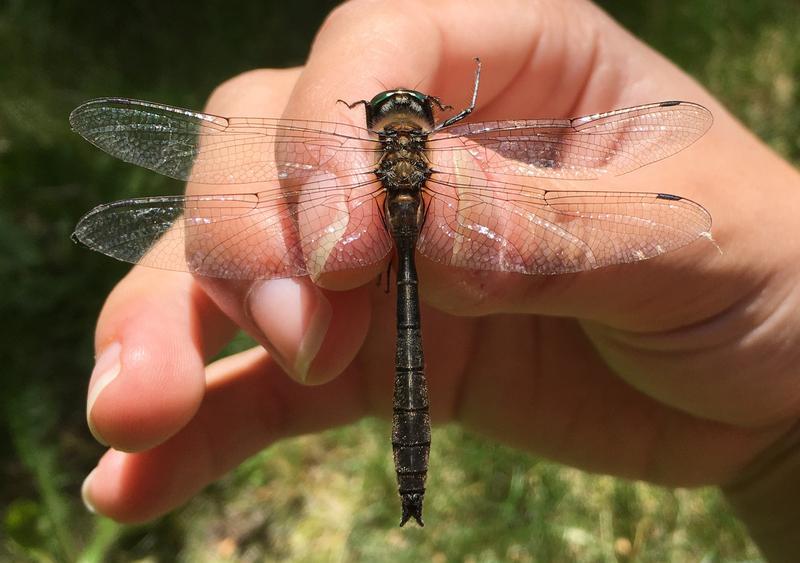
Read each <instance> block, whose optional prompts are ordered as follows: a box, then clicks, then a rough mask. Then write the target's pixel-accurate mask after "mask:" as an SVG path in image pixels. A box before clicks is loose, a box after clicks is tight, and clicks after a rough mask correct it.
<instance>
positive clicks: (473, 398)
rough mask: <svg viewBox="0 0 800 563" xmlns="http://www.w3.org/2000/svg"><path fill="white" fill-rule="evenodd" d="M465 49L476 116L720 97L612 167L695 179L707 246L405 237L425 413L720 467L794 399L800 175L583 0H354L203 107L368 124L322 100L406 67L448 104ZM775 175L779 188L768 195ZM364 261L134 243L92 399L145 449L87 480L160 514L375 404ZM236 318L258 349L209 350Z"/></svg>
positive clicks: (617, 464)
mask: <svg viewBox="0 0 800 563" xmlns="http://www.w3.org/2000/svg"><path fill="white" fill-rule="evenodd" d="M409 14H413V15H409ZM431 38H435V40H432V39H431ZM365 45H367V46H369V48H368V49H366V50H365V48H364V46H365ZM476 55H478V56H480V57H481V58H482V60H483V62H484V74H483V80H482V83H481V91H480V93H479V99H478V108H477V111H476V112H475V114H474V116H473V117H472V119H474V120H488V119H498V118H524V117H538V116H546V117H559V116H563V117H571V116H576V115H584V114H589V113H594V112H597V111H603V110H608V109H612V108H618V107H626V106H631V105H635V104H639V103H645V102H651V101H658V100H662V99H686V100H692V101H696V102H699V103H702V104H703V105H705V106H707V107H709V108H710V109H711V110H712V112H713V113H714V115H715V118H716V122H715V126H714V127H713V128H712V130H711V131H710V132H709V133H708V134H707V135H706V137H705V138H704V139H703V140H701V141H700V142H699V143H698V144H696V145H695V146H693V147H692V148H691V149H690V150H687V151H684V152H683V153H681V154H679V155H677V156H674V157H672V158H670V159H668V160H666V161H664V162H662V163H659V164H657V165H653V166H651V167H648V168H647V169H644V170H640V171H637V172H636V173H634V174H631V175H629V176H626V177H623V178H618V179H616V180H615V182H614V184H613V188H614V189H625V188H628V189H636V190H646V191H650V192H667V193H678V194H680V195H682V196H686V197H689V198H691V199H694V200H696V201H699V202H701V203H702V204H703V205H704V206H705V207H706V208H707V209H709V210H710V211H711V213H712V215H713V216H714V221H715V223H714V229H713V233H714V237H715V239H716V241H717V243H718V244H719V246H720V248H721V249H722V250H723V253H722V254H721V255H720V254H719V253H718V252H717V250H716V248H715V247H714V246H713V245H711V244H710V243H708V242H705V241H700V242H697V243H695V244H693V245H691V246H689V247H687V248H684V249H682V250H680V251H678V252H675V253H672V254H669V255H666V256H663V257H660V258H658V259H656V260H652V261H647V262H642V263H638V264H634V265H625V266H618V267H612V268H608V269H604V270H599V271H592V272H587V273H581V274H575V275H568V276H558V277H547V278H540V277H528V276H521V275H507V274H506V275H501V274H494V273H485V272H481V273H477V272H471V271H465V270H459V269H454V268H445V267H441V266H438V265H436V264H433V263H429V262H425V261H424V259H420V263H419V264H418V267H419V270H420V276H421V292H422V296H423V299H424V300H425V301H426V302H427V303H428V306H427V307H425V308H423V311H422V317H423V334H425V349H426V357H427V372H428V374H429V385H430V396H431V403H432V406H431V412H432V415H433V417H434V419H435V420H437V421H447V420H457V421H459V422H461V423H462V424H464V425H466V426H468V427H470V428H472V429H475V430H477V431H479V432H481V433H483V434H484V435H488V436H491V437H494V438H496V439H497V440H499V441H503V442H506V443H509V444H513V445H516V446H518V447H523V448H526V449H529V450H531V451H535V452H537V453H538V454H541V455H546V456H548V457H551V458H553V459H557V460H560V461H563V462H565V463H569V464H572V465H576V466H579V467H583V468H586V469H589V470H593V471H602V472H608V473H613V474H616V475H621V476H625V477H630V478H637V479H645V480H648V481H652V482H656V483H662V484H667V485H699V484H729V483H733V482H736V481H737V479H739V478H740V477H742V476H743V475H745V473H746V471H747V468H748V467H753V466H754V464H757V463H758V462H759V461H760V460H762V459H764V456H765V455H766V454H765V453H764V452H766V451H768V450H769V449H770V448H773V447H777V445H778V444H781V443H783V442H782V440H784V439H785V438H784V436H785V435H786V434H787V432H788V431H789V430H790V429H791V428H792V426H793V424H794V422H795V420H796V419H797V411H798V406H797V402H798V401H797V399H796V398H795V397H794V395H793V394H792V389H793V386H792V385H791V382H792V380H791V375H792V373H791V367H792V366H793V365H794V363H795V362H794V360H795V359H796V357H795V355H796V352H795V350H794V348H793V347H791V346H788V345H787V343H791V342H793V341H795V340H796V338H797V332H796V329H794V327H793V326H792V323H791V322H790V318H791V316H790V315H791V312H792V311H793V310H794V308H793V307H792V305H793V304H794V300H795V299H796V295H795V293H796V292H795V291H794V284H793V281H794V278H795V276H794V274H795V273H796V272H795V268H796V266H795V264H796V262H797V261H796V260H794V259H793V258H794V253H795V251H796V249H795V247H796V241H794V240H787V239H785V237H784V235H783V233H787V232H791V229H790V227H791V225H792V219H793V217H794V216H795V213H794V211H795V207H796V206H797V204H796V201H797V197H796V196H794V197H793V193H794V192H793V190H794V189H795V187H796V185H797V183H798V178H797V175H796V173H795V172H794V171H793V170H792V169H791V168H790V167H789V166H788V165H786V164H785V163H783V162H782V161H781V160H780V159H778V158H777V157H776V156H775V155H773V154H772V153H770V152H769V151H768V150H767V149H766V148H764V147H763V146H762V145H761V144H760V143H759V142H758V141H757V140H755V139H754V138H753V137H752V136H751V135H750V134H749V133H747V132H746V131H745V130H744V129H743V128H742V127H741V126H740V125H739V124H738V123H736V122H735V121H734V120H733V119H732V118H731V117H730V116H729V115H728V114H727V112H725V110H724V109H723V108H721V107H720V106H719V104H717V103H716V102H715V101H714V100H713V99H711V98H710V96H709V95H708V94H707V93H706V92H705V91H703V90H702V88H700V87H699V86H698V85H696V84H695V83H694V82H693V81H691V79H689V78H688V77H686V76H685V75H684V74H683V73H681V72H680V71H679V70H677V69H675V68H674V67H673V66H672V65H671V64H670V63H668V62H667V61H665V60H664V59H663V58H662V57H660V56H659V55H657V54H655V53H653V52H652V51H650V50H649V49H648V48H647V47H645V46H644V45H642V44H641V43H639V42H638V41H637V40H635V39H634V38H632V37H631V36H629V35H628V34H627V33H626V32H625V31H623V30H621V29H620V28H619V27H618V26H617V25H616V24H614V23H613V22H612V21H610V20H609V19H608V18H607V17H606V16H605V15H604V14H602V12H600V11H599V10H598V9H597V8H595V7H594V6H592V5H590V4H586V3H583V2H575V3H569V4H567V3H563V2H540V3H537V4H536V5H535V6H534V5H532V4H531V3H513V2H507V3H504V4H502V5H498V4H497V3H492V4H489V3H486V4H483V5H481V4H475V5H473V6H471V8H470V10H463V9H462V8H461V6H460V4H458V3H440V4H437V5H436V6H435V7H431V6H428V5H427V4H424V3H420V5H419V7H418V9H406V8H404V10H403V12H402V13H398V12H397V11H396V10H395V9H394V8H393V7H392V5H391V4H377V5H371V4H370V5H361V4H350V5H346V6H344V7H342V8H340V9H339V10H337V11H336V12H335V13H334V14H333V15H332V17H331V18H330V19H329V21H328V22H327V23H326V26H325V27H324V28H323V30H322V31H321V33H320V35H319V37H318V39H317V41H316V44H315V47H314V50H313V52H312V54H311V57H310V58H309V61H308V65H307V66H306V67H305V68H304V69H302V70H300V69H296V70H289V71H257V72H254V73H248V74H247V75H243V76H240V77H238V78H236V79H234V80H232V81H230V82H228V83H226V84H225V85H223V86H222V87H221V88H220V89H218V90H217V92H215V94H214V96H212V99H211V100H210V102H209V105H208V107H207V110H208V111H209V112H211V113H216V114H219V115H252V116H259V115H262V116H277V115H281V114H286V115H291V116H292V117H302V118H308V119H315V118H317V119H327V120H342V119H351V120H353V123H356V124H359V123H358V121H359V119H360V114H357V113H356V112H351V113H349V114H348V113H347V112H346V111H345V110H343V109H342V107H341V105H338V106H337V105H336V104H335V100H336V99H338V98H342V99H346V100H356V99H361V98H365V97H366V98H369V97H371V95H372V94H373V93H375V92H376V91H377V90H379V89H382V87H380V86H379V85H378V84H379V83H378V80H380V81H381V82H383V83H384V84H387V85H389V86H395V85H406V86H411V85H416V84H417V82H418V81H419V80H420V79H423V82H422V83H421V85H419V86H417V88H418V89H420V90H422V91H425V92H430V93H432V94H435V95H437V96H439V97H441V98H442V99H443V100H445V101H446V102H448V103H450V104H452V105H454V106H456V107H463V106H464V105H466V103H465V102H466V99H467V98H468V94H469V93H470V79H471V73H472V69H473V67H472V65H473V63H472V58H473V57H474V56H476ZM458 77H461V78H458ZM343 111H345V113H342V112H343ZM189 189H190V190H192V189H194V188H193V187H191V186H190V188H189ZM767 190H769V191H771V192H778V193H771V194H770V197H769V198H768V200H769V201H781V202H782V203H783V205H782V206H781V208H780V209H777V210H776V209H772V208H768V207H767V198H765V197H763V194H764V193H766V191H767ZM765 217H769V218H770V221H769V222H766V221H765V220H764V218H765ZM775 240H781V241H782V242H783V243H784V244H782V245H780V247H776V246H777V245H775V244H774V241H775ZM381 269H382V268H381V266H379V265H376V267H375V268H372V269H367V270H363V271H353V272H348V273H347V274H341V275H337V276H329V277H325V278H322V279H320V280H319V283H320V285H321V286H322V287H326V288H334V289H337V290H345V291H332V290H331V289H318V288H317V287H315V286H314V284H312V283H311V282H310V281H309V280H308V279H291V280H276V281H269V282H255V283H230V282H221V281H214V280H201V279H194V278H192V277H191V276H188V275H180V274H174V273H170V272H162V271H155V270H147V269H144V268H134V269H133V270H132V272H131V273H130V274H129V275H128V276H127V277H126V278H125V280H123V281H122V282H121V283H120V285H119V286H118V287H117V288H116V289H115V290H114V292H113V293H112V295H111V296H110V297H109V300H108V303H107V304H106V307H105V309H104V311H103V313H102V314H101V318H100V322H99V324H98V331H97V348H98V354H99V361H98V368H97V369H96V371H95V374H94V375H93V378H92V383H91V387H90V400H89V403H90V405H89V420H90V424H91V426H92V428H93V431H94V432H95V434H96V435H97V436H98V437H101V438H102V439H103V440H104V441H105V442H107V443H108V444H109V445H111V446H112V447H114V448H115V449H117V450H124V451H128V452H139V453H127V454H125V453H121V451H111V452H109V453H108V454H107V455H106V456H105V457H104V458H103V460H102V461H101V462H100V464H99V466H98V469H97V470H96V471H95V472H94V474H93V476H92V479H91V482H90V484H89V485H87V491H86V492H87V495H88V497H89V498H90V500H91V503H92V504H93V505H94V506H95V507H96V508H97V509H98V510H99V511H101V512H103V513H104V514H107V515H109V516H112V517H114V518H117V519H120V520H125V521H135V520H143V519H148V518H152V517H154V516H157V515H158V514H161V513H163V512H165V511H167V510H169V509H171V508H173V507H174V506H176V505H177V504H179V503H181V502H183V501H184V500H186V499H187V498H188V497H190V496H191V495H192V494H194V493H195V492H196V491H198V490H199V489H200V488H202V487H203V486H205V485H206V484H207V483H208V482H210V481H212V480H213V479H215V478H217V477H218V476H220V475H221V474H222V473H224V472H225V471H227V470H228V469H230V468H231V467H234V466H235V465H236V464H238V463H239V462H240V461H241V460H243V459H244V458H245V457H247V456H249V455H251V454H252V453H254V452H256V451H258V450H259V449H261V448H263V447H265V446H266V445H268V444H269V443H271V442H273V441H275V440H277V439H279V438H281V437H284V436H288V435H293V434H297V433H303V432H310V431H315V430H320V429H323V428H328V427H331V426H335V425H340V424H344V423H347V422H350V421H353V420H356V419H358V418H360V417H362V416H365V415H370V414H379V415H385V414H388V413H389V412H390V407H389V400H390V396H391V393H390V391H389V388H390V385H391V382H392V379H393V378H392V373H391V370H392V361H391V358H392V355H393V346H394V338H393V331H394V328H393V327H394V322H393V319H394V301H393V300H392V299H390V298H387V297H386V296H385V295H383V293H382V290H381V289H380V288H375V287H374V286H373V285H372V283H371V282H372V280H374V278H375V276H376V275H377V273H378V272H379V271H380V270H381ZM237 325H238V326H242V327H244V328H245V329H246V330H247V331H248V332H249V333H250V334H252V335H253V336H254V338H256V340H258V341H259V342H260V343H262V344H263V345H264V346H265V347H267V348H268V349H269V350H270V351H271V354H266V353H265V352H263V351H262V350H260V349H259V350H252V351H249V352H245V353H243V354H241V355H239V356H235V357H232V358H228V359H225V360H222V361H220V362H217V363H216V364H214V365H213V366H211V367H209V368H208V370H207V371H205V370H204V368H203V364H204V361H205V360H206V359H207V358H208V357H210V356H213V354H214V353H215V352H216V351H217V350H218V349H219V348H220V346H221V345H222V344H223V343H224V342H225V341H226V340H227V339H228V338H229V337H230V336H231V335H232V334H233V331H234V330H235V328H236V326H237ZM154 328H156V329H157V330H154ZM114 343H117V344H114ZM109 350H110V355H109V354H108V353H104V352H108V351H109ZM115 353H116V354H118V358H119V360H118V361H115V360H114V354H115ZM276 361H277V362H278V363H279V364H280V365H281V366H283V368H284V369H285V371H287V372H289V373H290V374H291V375H292V376H293V377H294V378H295V379H297V380H299V381H303V382H305V383H320V382H324V381H328V380H330V379H331V378H334V377H335V376H337V375H339V374H340V373H341V375H339V377H336V379H335V380H334V381H332V382H331V383H329V384H328V385H326V386H325V387H324V388H319V387H309V386H303V385H299V384H296V383H293V382H292V381H290V380H288V379H286V378H285V377H283V376H282V374H281V373H280V372H281V369H280V368H278V367H277V365H276V363H275V362H276ZM104 374H106V375H105V376H104ZM108 374H111V375H115V377H113V379H112V378H111V377H110V376H109V375H108ZM765 380H766V381H767V382H768V384H766V385H765V383H764V381H765ZM331 398H333V399H334V400H331ZM165 476H170V477H169V478H165Z"/></svg>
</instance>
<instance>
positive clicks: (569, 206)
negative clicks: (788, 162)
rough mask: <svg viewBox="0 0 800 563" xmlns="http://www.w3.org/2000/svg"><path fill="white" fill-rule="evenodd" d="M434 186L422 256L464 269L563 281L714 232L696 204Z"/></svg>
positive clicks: (452, 183) (495, 185) (451, 183)
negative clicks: (573, 274)
mask: <svg viewBox="0 0 800 563" xmlns="http://www.w3.org/2000/svg"><path fill="white" fill-rule="evenodd" d="M457 178H458V179H457V180H454V179H453V178H449V179H448V178H447V176H445V177H444V178H442V177H440V176H435V177H434V178H432V179H431V180H429V181H428V192H429V193H430V196H431V199H430V202H429V208H428V217H429V218H430V217H432V216H433V217H435V218H436V220H432V221H426V223H425V225H424V226H423V229H422V232H421V234H420V240H419V243H418V249H419V251H420V252H421V253H422V254H424V255H425V256H427V257H428V258H430V259H431V260H434V261H436V262H440V263H443V264H446V265H450V266H457V267H461V268H470V269H478V270H493V271H500V272H517V273H525V274H541V275H549V274H564V273H571V272H580V271H584V270H592V269H595V268H601V267H603V266H609V265H612V264H621V263H627V262H636V261H639V260H645V259H647V258H652V257H654V256H659V255H661V254H664V253H666V252H670V251H671V250H675V249H677V248H680V247H682V246H684V245H686V244H689V243H690V242H692V241H694V240H696V239H697V238H698V237H700V236H703V235H704V234H707V233H708V231H709V229H710V228H711V216H710V215H709V214H708V212H707V211H706V210H705V209H704V208H703V207H701V206H700V205H698V204H697V203H695V202H693V201H690V200H688V199H685V198H681V197H678V196H673V195H669V194H658V193H642V192H638V193H637V192H613V191H577V190H564V191H561V190H544V189H538V188H534V187H532V186H528V185H522V184H509V183H506V182H498V181H491V180H486V179H480V178H470V177H464V176H459V177H457Z"/></svg>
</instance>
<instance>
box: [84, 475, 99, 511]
mask: <svg viewBox="0 0 800 563" xmlns="http://www.w3.org/2000/svg"><path fill="white" fill-rule="evenodd" d="M96 471H97V468H96V467H95V468H94V469H92V471H91V473H89V474H88V475H87V476H86V479H84V480H83V485H81V499H82V500H83V506H85V507H86V510H88V511H89V512H91V513H92V514H97V509H96V508H95V507H94V504H93V503H92V499H91V498H90V497H89V487H90V486H91V481H92V477H94V474H95V472H96Z"/></svg>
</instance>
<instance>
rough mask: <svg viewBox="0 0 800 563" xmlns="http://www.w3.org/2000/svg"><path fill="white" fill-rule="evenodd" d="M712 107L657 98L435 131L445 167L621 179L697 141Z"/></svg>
mask: <svg viewBox="0 0 800 563" xmlns="http://www.w3.org/2000/svg"><path fill="white" fill-rule="evenodd" d="M712 121H713V119H712V116H711V112H709V111H708V110H707V109H706V108H704V107H703V106H700V105H698V104H694V103H691V102H677V101H676V102H660V103H656V104H647V105H643V106H636V107H632V108H626V109H620V110H615V111H610V112H607V113H599V114H594V115H588V116H585V117H578V118H575V119H534V120H513V121H487V122H481V123H467V124H462V125H456V126H454V127H449V128H447V129H444V130H443V131H442V132H439V133H436V134H435V135H432V136H431V139H430V141H429V154H430V159H431V162H432V165H433V167H434V168H435V169H436V170H439V171H442V172H456V173H457V172H465V171H466V172H470V171H471V172H477V173H494V174H508V175H514V176H534V177H540V178H555V179H573V180H585V179H594V178H600V177H603V176H617V175H620V174H625V173H627V172H630V171H632V170H636V169H637V168H640V167H642V166H646V165H647V164H650V163H653V162H656V161H658V160H661V159H664V158H667V157H668V156H671V155H673V154H675V153H677V152H679V151H681V150H683V149H684V148H686V147H688V146H689V145H691V144H692V143H694V142H695V141H696V140H697V139H699V138H700V137H701V136H702V135H703V134H704V133H705V132H706V131H707V130H708V128H709V127H711V124H712Z"/></svg>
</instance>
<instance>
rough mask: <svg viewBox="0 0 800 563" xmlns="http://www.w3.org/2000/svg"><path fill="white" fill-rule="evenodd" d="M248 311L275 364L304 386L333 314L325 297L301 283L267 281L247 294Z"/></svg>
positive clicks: (320, 292) (289, 279) (311, 286)
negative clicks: (269, 345)
mask: <svg viewBox="0 0 800 563" xmlns="http://www.w3.org/2000/svg"><path fill="white" fill-rule="evenodd" d="M249 307H250V314H251V316H252V318H253V320H254V321H255V323H256V324H257V325H258V328H259V329H261V332H262V333H263V334H264V336H265V337H266V339H267V340H268V341H269V343H270V344H271V350H270V352H272V353H273V356H274V357H275V360H276V361H277V362H278V363H279V364H280V365H281V367H283V369H284V370H285V371H286V372H287V373H289V374H290V375H291V376H292V377H294V378H295V379H296V380H298V381H300V382H305V381H306V379H307V377H308V372H309V369H310V367H311V362H313V360H314V358H315V357H316V355H317V353H318V352H319V350H320V348H321V347H322V343H323V342H324V341H325V335H326V334H327V333H328V327H329V326H330V321H331V316H332V314H333V309H332V308H331V304H330V302H329V301H328V300H327V299H326V298H325V295H324V294H323V293H322V291H320V290H319V288H317V287H316V286H314V285H311V284H308V283H306V282H303V281H300V280H295V279H291V278H287V279H280V280H269V281H266V282H262V283H261V284H258V285H256V286H254V287H253V289H252V290H251V291H250V295H249Z"/></svg>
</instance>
